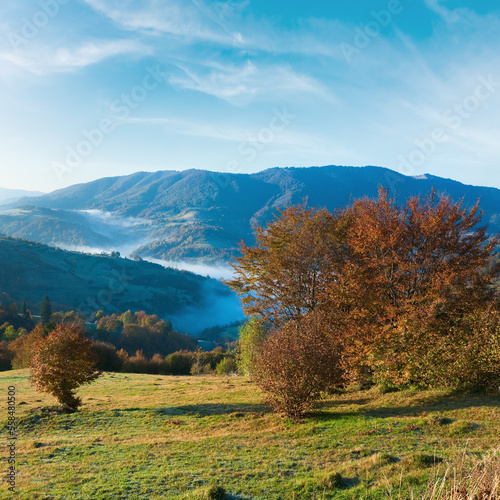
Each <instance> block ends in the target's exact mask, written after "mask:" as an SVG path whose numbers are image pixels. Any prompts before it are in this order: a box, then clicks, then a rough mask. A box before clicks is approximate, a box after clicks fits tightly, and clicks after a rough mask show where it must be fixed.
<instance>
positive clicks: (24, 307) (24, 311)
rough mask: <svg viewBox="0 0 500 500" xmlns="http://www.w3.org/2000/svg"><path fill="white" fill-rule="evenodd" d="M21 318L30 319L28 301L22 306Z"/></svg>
mask: <svg viewBox="0 0 500 500" xmlns="http://www.w3.org/2000/svg"><path fill="white" fill-rule="evenodd" d="M21 316H22V317H23V318H24V319H28V318H29V314H28V310H27V309H26V301H24V302H23V305H22V306H21Z"/></svg>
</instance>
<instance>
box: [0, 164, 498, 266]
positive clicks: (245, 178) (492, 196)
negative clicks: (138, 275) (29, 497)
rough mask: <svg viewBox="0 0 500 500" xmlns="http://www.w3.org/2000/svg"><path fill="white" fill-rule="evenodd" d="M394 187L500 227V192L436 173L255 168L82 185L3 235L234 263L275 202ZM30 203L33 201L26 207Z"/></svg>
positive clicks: (33, 210) (19, 211)
mask: <svg viewBox="0 0 500 500" xmlns="http://www.w3.org/2000/svg"><path fill="white" fill-rule="evenodd" d="M379 186H383V187H388V188H389V189H390V191H391V194H392V195H395V197H396V198H397V199H398V200H399V201H402V200H404V199H406V198H407V197H408V196H410V195H423V194H427V193H429V192H430V191H431V189H432V188H435V189H436V191H437V192H438V193H439V194H446V195H448V196H450V197H451V198H452V199H453V200H456V201H458V200H461V199H463V200H464V204H465V205H466V206H469V207H470V206H472V205H473V204H474V203H475V202H476V201H477V199H478V198H480V200H481V202H480V205H481V208H482V209H483V210H484V211H485V215H484V218H483V221H484V222H487V223H488V224H489V231H490V232H495V233H496V232H500V190H498V189H495V188H487V187H477V186H469V185H465V184H462V183H460V182H456V181H453V180H450V179H444V178H440V177H436V176H433V175H423V176H419V177H409V176H404V175H402V174H399V173H397V172H394V171H392V170H388V169H385V168H381V167H371V166H368V167H342V166H326V167H309V168H273V169H269V170H265V171H262V172H259V173H256V174H232V173H220V172H208V171H203V170H187V171H182V172H177V171H160V172H153V173H151V172H138V173H135V174H132V175H127V176H122V177H110V178H103V179H99V180H96V181H93V182H89V183H86V184H79V185H74V186H71V187H68V188H65V189H61V190H58V191H54V192H53V193H50V194H47V195H44V196H39V197H33V198H27V199H24V200H21V201H19V202H17V203H11V204H9V205H4V206H3V207H1V209H0V232H3V233H5V234H7V235H11V236H15V237H23V238H29V239H33V240H36V241H41V242H45V243H48V244H51V245H59V246H61V247H64V248H72V247H77V246H81V247H96V246H97V247H100V248H104V249H107V250H113V249H126V250H127V254H137V255H140V256H142V257H144V258H150V259H163V260H166V261H191V262H195V261H197V262H200V261H203V262H206V263H227V262H228V261H230V260H231V259H232V258H234V256H235V255H237V254H238V249H237V243H238V242H239V241H240V240H242V239H243V240H244V241H246V242H247V243H251V242H252V241H253V237H252V225H253V224H259V225H263V224H265V223H266V222H268V221H269V220H270V219H272V217H273V215H274V214H275V213H276V211H277V208H284V207H286V206H289V205H291V204H295V203H301V202H303V201H304V200H307V202H308V204H309V205H310V206H315V207H326V208H327V209H329V210H335V209H336V208H338V207H341V206H345V205H346V204H349V203H350V202H352V200H354V199H356V198H360V197H363V196H369V197H376V196H377V191H378V188H379ZM27 205H29V206H27Z"/></svg>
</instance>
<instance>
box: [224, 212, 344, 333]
mask: <svg viewBox="0 0 500 500" xmlns="http://www.w3.org/2000/svg"><path fill="white" fill-rule="evenodd" d="M346 226H347V218H346V217H344V218H341V219H338V218H337V217H336V216H335V215H334V214H331V213H329V212H328V211H327V210H326V209H322V210H316V209H313V208H306V207H305V205H296V206H293V207H289V208H287V209H285V210H282V211H280V212H279V215H278V216H277V217H276V218H275V220H273V221H272V222H271V223H269V224H268V225H267V226H266V227H265V228H262V227H255V228H254V232H255V239H256V246H254V247H248V246H247V245H246V244H245V243H244V242H242V243H240V250H241V253H242V256H241V257H239V258H238V259H237V260H236V263H235V264H234V265H233V267H234V269H235V274H234V278H233V279H232V280H229V281H227V282H226V283H227V284H228V285H229V286H230V287H231V288H232V289H233V290H235V291H236V293H237V294H238V295H239V296H240V297H241V300H242V303H243V307H244V310H245V312H246V313H247V315H248V316H256V317H258V318H260V319H263V320H264V321H265V322H267V323H268V324H270V325H271V326H273V327H278V326H280V325H281V324H283V323H285V322H287V321H290V320H296V319H298V318H299V317H300V316H302V315H303V314H305V313H307V312H309V311H313V310H314V309H316V308H321V307H323V305H324V302H325V300H327V299H328V297H327V296H326V294H325V291H326V289H327V288H328V285H329V283H330V282H331V281H332V280H333V279H335V275H336V274H337V272H338V269H339V267H340V265H341V259H342V256H343V254H344V253H345V251H344V248H343V246H344V245H343V238H344V234H345V230H346Z"/></svg>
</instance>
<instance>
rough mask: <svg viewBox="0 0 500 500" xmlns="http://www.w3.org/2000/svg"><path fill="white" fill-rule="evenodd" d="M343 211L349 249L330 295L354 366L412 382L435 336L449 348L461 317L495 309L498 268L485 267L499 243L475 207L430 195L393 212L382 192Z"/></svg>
mask: <svg viewBox="0 0 500 500" xmlns="http://www.w3.org/2000/svg"><path fill="white" fill-rule="evenodd" d="M345 213H349V214H350V215H351V217H350V220H351V221H352V223H351V225H350V227H349V230H348V233H347V242H348V245H349V249H350V250H349V255H348V256H347V258H346V260H345V263H344V266H343V269H342V273H341V277H340V279H338V280H336V281H335V282H331V297H332V300H334V301H337V303H342V307H343V308H344V309H345V310H348V311H349V318H350V322H351V324H354V325H355V326H356V328H355V329H352V331H353V332H355V334H354V335H353V337H352V338H350V339H349V340H350V341H351V342H350V353H351V355H352V356H353V361H356V362H357V365H358V366H360V365H362V364H368V365H369V366H370V368H371V369H372V370H373V371H374V372H375V374H376V378H378V379H379V380H380V379H382V380H385V381H389V382H391V383H394V384H397V385H400V384H404V383H407V382H418V381H419V379H421V373H422V370H421V367H422V365H423V364H425V363H424V360H425V359H426V357H428V356H429V355H430V353H431V352H432V350H433V349H434V347H435V346H437V345H438V344H441V345H442V344H443V343H442V342H441V341H440V337H443V336H445V337H446V336H451V338H450V339H449V340H450V342H456V341H457V340H458V339H459V338H460V337H461V336H463V335H466V333H465V332H466V331H467V329H466V328H462V327H461V325H464V324H465V318H466V317H467V316H468V315H471V314H477V313H478V311H480V310H484V309H485V308H488V307H489V305H490V304H492V303H494V293H495V292H494V289H493V287H492V283H493V281H494V279H495V278H496V277H497V276H498V272H499V267H498V266H488V263H489V261H490V259H491V256H492V254H493V252H494V249H495V247H496V245H497V244H498V240H497V239H496V238H488V236H487V234H486V227H482V226H480V225H479V224H480V220H481V215H482V213H481V212H480V211H479V206H478V203H476V205H475V206H474V207H472V208H471V209H470V210H467V209H466V208H465V207H464V206H463V205H462V203H461V202H459V203H453V202H452V201H451V200H450V199H449V198H447V197H446V196H440V197H438V196H437V195H436V193H435V192H432V193H431V194H430V195H428V196H426V197H423V198H421V197H412V198H410V199H408V200H407V202H406V203H405V204H404V205H403V206H398V205H397V204H396V202H395V200H394V199H391V198H389V196H388V193H387V192H386V191H385V190H383V189H381V190H380V192H379V197H378V199H377V200H370V199H367V198H364V199H361V200H358V201H355V202H354V203H353V205H352V207H349V208H348V209H346V211H345ZM471 333H472V332H471ZM427 379H429V377H427Z"/></svg>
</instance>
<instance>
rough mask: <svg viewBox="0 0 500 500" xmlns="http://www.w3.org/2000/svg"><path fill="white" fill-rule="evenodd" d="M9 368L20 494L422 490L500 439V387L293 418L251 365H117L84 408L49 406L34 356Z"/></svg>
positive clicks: (339, 494) (398, 396) (339, 400)
mask: <svg viewBox="0 0 500 500" xmlns="http://www.w3.org/2000/svg"><path fill="white" fill-rule="evenodd" d="M0 380H1V387H2V388H3V390H4V392H5V395H4V396H2V397H3V399H4V401H6V397H7V387H8V386H9V385H14V386H15V387H16V391H17V396H16V402H17V416H18V417H19V423H18V431H19V440H18V448H17V463H16V468H17V485H16V486H17V494H16V498H17V499H29V500H31V499H45V500H49V499H72V500H73V499H92V500H94V499H95V500H101V499H102V500H108V499H129V498H130V499H134V500H135V499H138V500H142V499H200V498H203V497H204V495H206V492H207V491H208V490H209V488H210V487H211V486H213V485H220V486H222V487H223V488H224V489H225V490H226V491H227V492H228V494H230V496H229V498H233V499H240V500H248V499H264V500H268V499H276V500H277V499H282V500H285V499H296V500H299V499H330V498H334V499H356V500H360V499H375V500H376V499H386V498H388V495H389V492H390V491H391V492H392V493H391V494H392V495H393V498H410V495H411V493H410V492H411V491H413V492H414V495H415V498H419V494H420V493H419V492H423V491H424V490H425V489H426V487H427V484H428V478H429V477H430V476H431V475H432V474H433V472H434V473H435V471H436V470H437V469H436V468H437V467H443V465H446V464H447V463H449V460H450V459H454V458H455V457H457V456H460V455H463V452H464V449H466V450H467V452H468V453H470V454H476V455H478V456H480V455H481V454H482V453H484V452H486V451H488V450H491V449H492V448H497V447H498V446H499V445H500V438H499V436H500V398H499V397H486V396H454V395H452V394H450V393H449V392H447V391H444V390H441V391H438V390H435V391H425V392H416V391H404V392H389V393H385V394H380V391H378V390H377V389H376V388H375V389H373V390H370V391H364V392H348V393H345V394H341V395H333V396H329V397H328V399H327V401H326V405H325V407H324V408H323V409H322V410H318V411H317V412H315V413H313V414H311V415H310V416H308V417H307V418H306V419H305V421H304V422H303V423H300V424H297V423H293V422H291V421H289V420H287V419H283V418H281V417H279V416H277V415H275V414H273V413H272V412H271V411H270V409H269V408H268V406H267V405H266V404H265V403H264V398H263V395H262V393H261V392H260V391H259V390H258V389H257V388H256V387H255V386H254V385H253V384H252V383H250V382H249V381H248V380H247V379H246V378H244V377H211V376H205V377H169V376H157V375H136V374H124V373H107V374H105V375H104V376H103V377H102V378H101V379H99V380H98V381H97V382H96V383H94V384H93V385H91V386H86V387H83V388H82V389H81V390H80V391H79V395H81V396H82V399H83V406H82V408H81V410H80V411H78V412H77V413H74V414H60V413H58V412H55V411H48V410H46V408H47V407H50V406H53V405H54V404H55V401H54V400H53V399H52V398H51V397H50V396H46V395H43V394H40V393H37V392H36V391H35V390H34V389H33V388H32V387H31V386H30V384H29V381H28V372H27V371H26V370H17V371H10V372H2V373H0ZM4 408H5V406H4ZM44 409H45V410H44ZM6 419H7V410H6V409H4V410H3V415H1V422H2V427H4V425H5V423H6ZM6 441H7V435H6V432H5V428H3V431H2V442H3V443H5V442H6ZM5 453H6V452H5ZM4 468H5V469H6V463H5V462H4ZM2 476H4V474H3V473H2ZM212 489H213V488H212ZM7 493H8V492H7V490H6V486H5V484H2V485H1V486H0V498H9V496H8V494H7ZM207 498H208V497H207Z"/></svg>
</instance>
